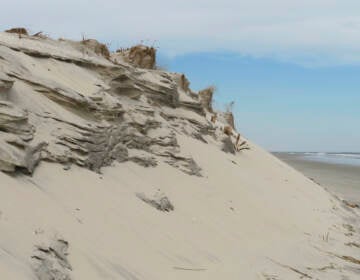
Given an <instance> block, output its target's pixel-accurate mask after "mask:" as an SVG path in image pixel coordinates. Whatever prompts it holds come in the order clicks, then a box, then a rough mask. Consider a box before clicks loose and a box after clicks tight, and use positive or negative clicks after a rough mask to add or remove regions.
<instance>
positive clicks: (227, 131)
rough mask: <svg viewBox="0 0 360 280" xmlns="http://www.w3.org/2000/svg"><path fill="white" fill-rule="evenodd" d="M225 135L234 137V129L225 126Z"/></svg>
mask: <svg viewBox="0 0 360 280" xmlns="http://www.w3.org/2000/svg"><path fill="white" fill-rule="evenodd" d="M224 133H225V134H226V135H228V136H232V135H233V129H232V127H231V126H225V127H224Z"/></svg>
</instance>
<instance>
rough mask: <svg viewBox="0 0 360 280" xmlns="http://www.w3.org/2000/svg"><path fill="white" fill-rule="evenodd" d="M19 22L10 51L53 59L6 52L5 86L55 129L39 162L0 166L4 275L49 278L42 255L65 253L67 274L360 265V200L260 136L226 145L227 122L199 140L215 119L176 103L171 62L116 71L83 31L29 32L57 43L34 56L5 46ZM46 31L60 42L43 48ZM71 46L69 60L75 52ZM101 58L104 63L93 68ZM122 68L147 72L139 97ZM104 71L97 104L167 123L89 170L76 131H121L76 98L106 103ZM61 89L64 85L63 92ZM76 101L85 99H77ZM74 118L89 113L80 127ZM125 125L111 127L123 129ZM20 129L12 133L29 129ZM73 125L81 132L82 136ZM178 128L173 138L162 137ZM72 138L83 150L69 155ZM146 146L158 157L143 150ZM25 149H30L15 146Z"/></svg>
mask: <svg viewBox="0 0 360 280" xmlns="http://www.w3.org/2000/svg"><path fill="white" fill-rule="evenodd" d="M11 36H12V35H8V34H1V36H0V45H2V46H0V55H1V56H3V57H4V56H7V57H9V56H10V55H11V56H12V57H13V58H14V61H13V65H22V66H23V68H24V67H25V68H29V67H30V66H31V64H35V67H38V68H42V69H40V70H36V71H35V70H34V71H33V70H30V71H28V72H25V73H23V75H21V71H24V70H23V68H22V67H19V68H18V69H19V70H18V71H17V72H16V69H15V70H14V68H11V67H10V66H9V65H7V66H6V64H2V65H3V69H5V72H6V73H9V72H7V69H12V70H11V71H13V72H16V73H15V74H14V75H13V76H12V78H13V79H15V83H14V85H13V87H12V89H11V91H10V93H7V94H8V95H7V100H10V101H11V102H12V103H13V104H16V106H18V107H19V108H20V109H27V112H29V116H28V122H29V124H31V125H33V126H34V127H35V128H36V130H35V132H33V138H32V140H30V142H27V143H29V144H27V145H29V146H32V145H34V144H35V143H36V142H40V141H44V140H45V141H46V142H47V144H48V146H47V148H44V150H42V151H41V161H40V162H39V165H38V166H37V168H36V169H35V171H34V173H33V175H32V176H30V175H26V174H22V173H21V172H13V173H10V174H9V173H1V172H0V211H1V212H0V213H1V214H0V275H1V279H19V280H21V279H41V278H37V277H41V276H39V275H43V276H44V278H42V279H41V280H43V279H44V280H46V279H50V278H46V273H43V274H39V273H38V272H39V261H40V263H43V262H44V259H46V260H47V261H48V263H47V264H49V263H50V269H51V268H54V267H52V266H55V268H54V269H55V270H56V269H57V268H56V266H60V267H59V268H58V271H61V272H62V273H63V274H61V275H60V274H59V275H58V278H56V279H75V280H77V279H89V280H90V279H267V280H270V279H273V280H275V279H286V280H288V279H359V275H360V274H359V271H360V264H359V263H356V262H357V260H359V259H360V248H358V247H356V245H357V243H356V242H359V241H358V240H359V231H358V230H359V228H358V226H359V211H358V210H357V209H351V208H348V207H346V206H345V205H343V204H342V203H341V202H340V200H338V199H337V198H336V197H334V196H332V195H330V194H329V193H327V192H326V191H325V190H324V189H323V188H321V187H320V186H318V185H316V184H314V183H313V182H312V181H310V180H309V179H307V178H305V177H304V176H303V175H301V174H300V173H298V172H297V171H295V170H294V169H292V168H290V167H289V166H287V165H286V164H285V163H283V162H281V161H279V160H278V159H276V158H275V157H273V156H272V155H270V154H269V153H267V152H265V151H264V150H262V149H261V148H259V147H257V146H256V145H253V144H251V143H250V144H249V145H250V150H246V151H242V152H239V153H236V154H234V155H233V154H231V153H224V152H223V151H222V150H221V145H222V143H221V141H220V139H221V137H223V136H222V134H221V133H222V132H221V130H220V127H222V126H223V125H224V124H221V123H217V124H216V125H215V126H214V127H215V129H216V131H215V132H214V134H213V135H204V136H203V137H204V140H206V142H207V144H206V143H204V142H203V141H200V140H199V138H198V135H197V134H194V132H196V131H197V130H196V129H197V128H198V127H201V128H204V127H205V125H209V121H208V119H206V117H205V116H203V115H201V114H199V113H198V112H197V111H196V110H195V111H194V110H193V108H197V107H196V106H197V104H198V102H197V101H196V100H193V101H192V102H193V103H194V104H192V105H191V106H192V107H191V109H190V108H189V107H186V106H182V105H181V99H186V100H187V101H191V99H189V98H190V97H189V96H186V98H179V100H180V101H179V102H180V103H177V104H175V105H174V104H165V103H164V102H165V101H166V102H170V101H169V100H170V99H168V98H164V97H163V96H164V95H165V96H166V94H168V92H171V93H172V94H174V93H173V91H172V90H173V88H172V87H169V88H167V89H166V87H167V83H164V84H162V82H161V78H160V76H159V75H162V73H160V72H158V71H150V70H146V71H145V72H144V70H141V69H131V66H128V65H125V64H124V65H122V66H121V65H120V66H119V65H117V66H115V65H113V66H111V67H115V68H116V69H112V70H111V71H112V72H111V71H110V70H109V69H108V68H106V69H105V70H104V67H108V66H106V65H107V64H111V62H109V61H104V59H103V58H101V57H97V56H95V55H93V56H90V58H86V59H87V60H90V62H89V61H87V62H86V63H90V64H91V65H92V67H88V66H86V67H85V66H84V65H87V64H86V63H85V62H84V61H82V62H81V64H77V62H74V60H79V59H80V58H79V57H81V55H77V53H76V50H75V49H73V48H72V47H71V46H72V45H69V44H68V45H64V43H61V44H57V43H56V41H49V42H48V41H45V42H42V41H37V42H36V44H33V45H30V47H31V49H35V48H37V50H38V51H40V52H43V51H44V50H47V51H48V52H49V51H52V52H53V53H51V54H50V57H47V58H37V57H34V56H33V55H29V54H25V53H24V51H23V50H20V51H19V50H18V51H14V50H11V49H9V48H8V47H4V45H9V44H15V46H16V47H17V48H19V44H20V43H19V42H17V41H16V39H15V38H16V35H14V36H15V38H13V37H11ZM9 38H11V40H10V39H9ZM21 40H23V41H21V44H20V46H21V47H22V46H23V45H25V46H27V48H30V47H29V45H27V44H25V43H23V42H24V40H27V39H21ZM29 40H30V39H29ZM14 41H15V42H14ZM5 43H6V44H5ZM46 44H49V45H51V48H49V49H46ZM54 48H55V50H54ZM59 48H60V50H58V49H59ZM59 57H60V59H59ZM64 57H71V61H70V62H69V61H65V62H64V61H63V59H64ZM81 59H83V58H81ZM5 60H6V59H5ZM99 61H100V62H101V61H102V62H101V63H102V64H104V65H105V66H101V67H102V68H95V69H94V67H95V66H94V65H95V64H96V65H97V64H98V63H99ZM84 63H85V64H84ZM94 63H95V64H94ZM4 65H5V66H4ZM48 67H49V68H50V69H51V71H47V69H46V68H48ZM96 67H98V66H96ZM129 67H130V68H129ZM120 68H121V71H125V70H124V69H126V71H130V72H122V73H121V75H125V74H126V75H128V76H129V77H130V78H131V79H134V81H135V80H136V81H137V82H134V83H137V86H141V84H144V85H146V87H147V88H146V90H144V91H143V92H142V93H141V94H140V95H141V97H136V98H135V99H134V98H133V97H134V95H133V93H134V87H133V88H132V90H133V91H131V92H132V93H131V97H130V99H129V96H127V97H126V98H123V97H121V96H120V97H119V94H118V92H117V91H115V90H114V91H112V89H113V86H112V85H113V81H114V79H116V77H112V78H111V79H110V78H109V79H107V78H104V75H105V74H104V72H106V73H107V72H108V71H110V72H111V73H113V71H115V72H116V71H120V70H119V69H120ZM129 69H130V70H129ZM9 71H10V70H9ZM37 71H39V72H37ZM48 72H50V73H48ZM100 72H101V73H100ZM110 72H109V73H110ZM29 73H31V75H32V76H31V77H30V76H29V75H30V74H29ZM45 73H46V74H45ZM51 73H52V74H51ZM124 73H125V74H124ZM25 75H27V77H28V79H33V80H36V81H38V82H39V81H40V80H41V82H39V83H40V84H41V85H42V87H44V86H45V85H46V86H47V88H53V90H52V93H51V95H43V94H42V92H43V91H41V90H40V91H37V90H36V88H35V87H34V85H33V83H31V84H29V83H28V82H24V76H25ZM106 75H111V74H108V73H107V74H106ZM106 77H109V76H106ZM121 77H123V76H121ZM109 80H111V81H109ZM139 81H142V82H141V83H140V82H139ZM171 83H172V82H171ZM55 84H56V86H55ZM96 84H101V85H102V88H106V87H108V89H107V90H105V91H104V92H102V93H101V95H102V96H103V99H102V100H103V103H101V104H100V105H96V106H99V107H96V110H95V109H94V110H95V111H96V112H99V111H101V112H105V111H106V110H109V111H110V110H111V108H113V107H112V106H113V105H114V102H119V103H121V110H124V111H126V113H125V114H126V116H125V117H124V118H123V119H122V120H121V123H126V124H127V127H126V129H127V130H129V129H131V128H132V127H139V126H141V127H147V125H148V122H146V120H149V119H151V120H152V121H157V122H158V123H160V125H159V124H158V125H157V126H156V127H153V128H149V129H148V130H147V129H146V132H142V133H143V134H144V135H140V134H138V133H134V134H131V135H132V137H135V139H138V140H139V141H140V139H144V137H145V136H146V139H147V140H148V142H146V143H148V144H146V145H148V146H150V148H148V147H146V145H143V146H136V148H134V147H133V146H130V145H129V144H126V145H127V146H126V147H123V149H125V148H126V149H127V150H128V155H127V156H126V157H125V158H123V157H121V158H120V159H119V158H117V159H115V160H113V161H108V160H109V157H108V154H106V155H103V154H101V156H102V157H101V159H102V161H101V166H99V170H95V171H100V173H97V172H95V171H92V170H89V169H92V168H91V167H92V166H93V165H91V164H93V161H91V160H93V158H92V157H91V156H92V154H93V153H95V152H94V151H93V150H92V148H91V147H92V146H91V147H90V146H87V145H85V146H82V143H83V142H84V141H85V140H84V139H85V138H81V137H80V136H79V135H81V136H82V137H83V135H84V131H87V133H90V131H92V130H90V128H89V129H88V130H84V127H97V129H100V128H102V127H103V126H107V125H109V123H111V128H112V130H111V131H113V129H114V127H117V125H118V124H117V122H118V121H117V120H113V119H112V120H109V119H107V118H105V117H104V118H103V119H101V120H97V119H96V118H95V120H94V119H93V118H90V117H88V115H87V114H88V113H87V112H84V113H79V112H78V111H76V110H77V109H76V108H78V106H79V105H77V104H76V102H77V100H78V101H79V100H80V101H79V102H80V104H84V106H90V107H91V106H95V105H93V104H92V103H91V102H92V101H91V99H90V98H88V97H89V96H93V97H94V96H95V97H98V94H100V93H98V92H97V91H96ZM94 85H95V86H94ZM132 85H133V84H132ZM116 87H118V85H117V86H116ZM55 89H56V90H55ZM127 90H129V86H127ZM20 92H22V93H23V95H20ZM115 92H117V93H116V94H115ZM127 92H128V91H127ZM155 92H162V95H161V98H164V99H161V100H160V101H161V102H163V103H161V102H160V105H158V104H156V105H154V104H153V103H152V102H151V100H152V98H155V97H156V98H158V96H157V95H156V94H155ZM177 92H178V93H179V91H177ZM39 93H40V94H39ZM79 93H80V94H79ZM56 94H58V95H61V94H62V95H63V96H65V97H63V98H64V99H66V101H65V104H66V106H64V99H63V100H62V101H61V102H59V100H58V99H57V96H55V97H54V95H56ZM136 94H138V93H137V92H136ZM182 94H184V93H182ZM107 95H108V96H107ZM154 96H155V97H154ZM68 97H69V98H68ZM145 97H146V98H145ZM67 98H68V99H67ZM82 99H84V100H82ZM74 100H75V101H74ZM156 100H158V99H156ZM164 100H165V101H164ZM71 102H74V103H75V106H70V105H69V103H71ZM89 104H90V105H89ZM104 104H105V105H104ZM140 107H141V109H139V108H140ZM134 108H138V110H133V109H134ZM132 110H133V111H132ZM144 110H145V111H147V112H146V113H144ZM151 110H152V111H151ZM45 111H46V112H48V113H47V114H45ZM149 111H151V112H153V117H149V115H152V114H149ZM92 112H93V111H92ZM106 112H107V111H106ZM140 112H141V113H140ZM102 114H105V113H102ZM49 115H50V116H51V118H49V117H47V116H49ZM106 116H107V115H106ZM161 116H165V117H163V118H162V117H161ZM207 117H208V116H207ZM59 118H60V119H61V120H60V121H59V120H58V119H59ZM152 118H154V119H152ZM98 121H99V122H98ZM67 122H70V123H71V125H69V124H68V123H67ZM74 124H76V125H79V126H81V131H80V132H79V131H78V129H79V128H76V129H74V128H73V127H74V126H73V125H74ZM180 128H182V129H180ZM126 129H125V128H124V127H123V128H122V129H121V131H122V132H119V133H118V134H111V135H110V136H111V137H113V138H112V139H122V138H121V137H125V136H124V135H123V134H122V133H123V131H125V130H126ZM59 130H61V133H60V132H58V131H59ZM83 130H84V131H83ZM49 131H51V133H49ZM108 131H109V130H106V133H110V132H108ZM119 131H120V130H119ZM169 131H172V134H171V135H173V136H169ZM0 132H1V133H2V134H1V136H2V137H3V138H4V139H7V138H6V137H9V135H8V132H2V131H1V130H0ZM22 133H23V132H21V133H18V134H16V133H13V134H14V135H15V136H16V137H22V136H23V134H22ZM75 133H76V135H77V136H78V137H80V138H81V139H80V140H81V141H80V140H79V141H76V140H77V137H75V136H74V135H75ZM91 133H93V132H91ZM91 133H90V134H91ZM111 133H112V132H111ZM3 134H6V135H3ZM18 135H20V136H18ZM63 135H70V136H71V139H72V141H71V144H72V145H70V144H69V143H70V142H69V141H68V142H63V145H62V146H61V147H60V146H59V144H58V142H59V141H60V140H59V139H63V138H62V136H63ZM91 135H92V134H91ZM94 135H95V136H96V137H98V136H97V134H94ZM194 135H195V136H194ZM95 136H94V137H95ZM115 136H116V137H119V138H116V137H115ZM96 137H95V138H96ZM141 137H142V138H141ZM171 137H175V139H176V143H177V144H176V145H172V144H169V143H168V142H166V141H165V140H164V139H169V138H171ZM86 139H87V141H88V140H89V139H90V140H91V139H93V138H89V139H88V138H86ZM149 139H153V140H151V141H150V140H149ZM154 139H155V140H154ZM171 139H172V138H171ZM6 141H7V140H4V143H9V142H6ZM119 141H120V140H119ZM101 143H102V142H101ZM106 143H108V142H106ZM149 143H150V144H149ZM66 144H67V146H66ZM99 145H100V144H99ZM63 146H64V147H67V148H69V147H70V148H73V150H71V149H70V148H69V149H70V150H66V148H64V147H63ZM95 146H96V145H95ZM74 147H76V149H79V148H81V149H83V152H82V153H79V154H76V155H73V154H75V153H76V152H75V151H78V150H76V149H75V148H74ZM109 147H110V148H111V149H112V150H111V151H112V152H114V151H115V149H114V147H113V145H110V144H107V146H106V149H109ZM15 148H16V147H15ZM15 148H14V149H15ZM25 150H26V151H28V148H27V149H25ZM69 151H73V152H72V153H73V154H71V155H70V156H69V153H68V152H69ZM116 151H117V150H116ZM96 152H98V151H96ZM19 153H20V152H19ZM169 153H174V154H175V156H176V157H175V158H174V157H173V156H169ZM64 154H65V155H67V157H64V156H63V155H64ZM133 155H136V158H135V157H134V156H133ZM180 156H181V157H180ZM149 157H151V158H153V160H155V161H156V166H152V165H150V166H149V165H146V164H144V163H148V160H149ZM19 158H20V159H21V158H22V157H21V154H19V156H17V157H15V159H19ZM89 158H90V159H91V160H90V159H89ZM68 159H71V160H69V161H68ZM190 159H191V161H190ZM118 161H120V162H118ZM190 162H191V165H189V164H190ZM193 162H195V163H196V166H198V167H200V168H201V174H200V175H201V176H195V174H194V175H189V174H188V173H189V170H190V171H191V169H193V168H194V165H193V164H192V163H193ZM89 163H91V164H89ZM105 163H106V164H105ZM11 164H12V165H11V166H15V167H14V168H15V171H17V170H18V168H19V167H21V168H24V166H25V167H27V165H26V164H25V163H24V162H22V161H19V162H18V161H16V162H12V163H11ZM20 164H23V165H20ZM88 164H89V165H88ZM145 166H147V167H145ZM20 170H22V169H20ZM138 193H143V194H145V196H147V197H153V196H154V195H156V194H158V193H163V194H164V195H166V196H167V197H168V198H169V200H170V201H171V203H172V204H173V205H174V211H171V212H162V211H158V210H157V209H155V208H153V207H151V206H150V205H149V204H147V203H145V202H143V201H142V200H140V199H139V198H138V197H137V196H136V194H138ZM54 240H55V241H56V240H64V241H66V245H67V246H66V253H64V254H60V253H59V252H60V251H61V250H55V249H54V248H55V247H54V245H52V244H54V243H53V242H54ZM351 242H353V243H352V244H348V245H345V244H347V243H351ZM39 246H40V249H41V250H39ZM52 246H53V247H52ZM64 250H65V249H64ZM54 252H55V253H54ZM59 255H60V256H59ZM34 256H37V258H34ZM344 256H345V257H344ZM50 257H51V259H50V260H48V258H50ZM349 257H352V258H349ZM42 258H43V259H42ZM64 263H65V265H64ZM66 277H67V278H66Z"/></svg>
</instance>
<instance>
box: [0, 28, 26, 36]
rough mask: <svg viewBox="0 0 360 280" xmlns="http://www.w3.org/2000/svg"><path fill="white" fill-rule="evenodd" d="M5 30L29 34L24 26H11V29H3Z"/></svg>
mask: <svg viewBox="0 0 360 280" xmlns="http://www.w3.org/2000/svg"><path fill="white" fill-rule="evenodd" d="M5 32H7V33H15V34H19V35H26V36H27V35H29V33H28V31H27V30H26V28H24V27H15V28H11V29H8V30H5Z"/></svg>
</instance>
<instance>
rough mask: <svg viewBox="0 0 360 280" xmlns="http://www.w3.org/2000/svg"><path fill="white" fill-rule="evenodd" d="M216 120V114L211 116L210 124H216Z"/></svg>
mask: <svg viewBox="0 0 360 280" xmlns="http://www.w3.org/2000/svg"><path fill="white" fill-rule="evenodd" d="M216 120H217V114H214V115H212V116H211V122H212V123H216Z"/></svg>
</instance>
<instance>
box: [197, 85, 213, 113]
mask: <svg viewBox="0 0 360 280" xmlns="http://www.w3.org/2000/svg"><path fill="white" fill-rule="evenodd" d="M215 89H216V88H215V86H209V87H207V88H206V89H203V90H200V91H199V98H200V102H201V104H202V106H203V107H204V108H205V109H206V110H207V111H209V112H213V108H212V103H213V95H214V92H215Z"/></svg>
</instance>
